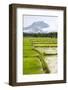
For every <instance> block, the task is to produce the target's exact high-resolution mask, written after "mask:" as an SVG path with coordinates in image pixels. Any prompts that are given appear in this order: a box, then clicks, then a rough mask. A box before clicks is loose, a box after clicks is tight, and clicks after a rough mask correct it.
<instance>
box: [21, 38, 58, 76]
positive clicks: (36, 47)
mask: <svg viewBox="0 0 68 90" xmlns="http://www.w3.org/2000/svg"><path fill="white" fill-rule="evenodd" d="M56 72H57V38H54V37H53V38H50V37H45V38H44V37H24V38H23V74H24V75H30V74H45V73H56Z"/></svg>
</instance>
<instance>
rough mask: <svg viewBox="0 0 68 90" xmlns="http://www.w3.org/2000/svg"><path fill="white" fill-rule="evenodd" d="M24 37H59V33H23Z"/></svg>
mask: <svg viewBox="0 0 68 90" xmlns="http://www.w3.org/2000/svg"><path fill="white" fill-rule="evenodd" d="M23 36H27V37H57V32H50V33H29V34H28V33H23Z"/></svg>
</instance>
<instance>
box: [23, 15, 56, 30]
mask: <svg viewBox="0 0 68 90" xmlns="http://www.w3.org/2000/svg"><path fill="white" fill-rule="evenodd" d="M57 18H58V17H57V16H46V15H45V16H39V15H24V16H23V21H24V27H29V26H30V25H32V24H33V23H34V22H38V21H43V22H44V23H46V24H48V25H49V27H46V28H42V31H44V32H52V31H53V32H57V30H58V22H57Z"/></svg>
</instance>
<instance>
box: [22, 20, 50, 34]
mask: <svg viewBox="0 0 68 90" xmlns="http://www.w3.org/2000/svg"><path fill="white" fill-rule="evenodd" d="M48 27H49V25H48V24H47V23H45V22H43V21H37V22H34V23H32V24H31V25H29V26H28V27H24V31H23V32H24V33H47V31H43V28H48Z"/></svg>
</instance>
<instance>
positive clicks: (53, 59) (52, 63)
mask: <svg viewBox="0 0 68 90" xmlns="http://www.w3.org/2000/svg"><path fill="white" fill-rule="evenodd" d="M36 49H37V50H38V51H40V52H41V53H45V54H46V55H45V57H44V61H45V62H46V63H47V65H48V68H49V70H50V73H56V72H57V47H37V48H36Z"/></svg>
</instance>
